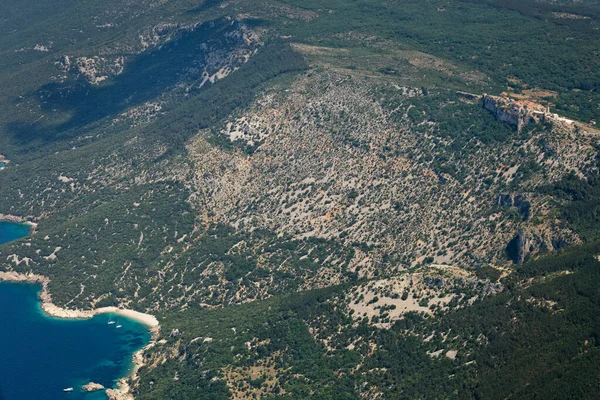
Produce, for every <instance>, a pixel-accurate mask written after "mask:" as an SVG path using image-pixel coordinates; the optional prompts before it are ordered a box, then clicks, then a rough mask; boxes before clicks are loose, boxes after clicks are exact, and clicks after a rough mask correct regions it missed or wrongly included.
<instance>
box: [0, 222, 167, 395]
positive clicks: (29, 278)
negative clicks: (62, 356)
mask: <svg viewBox="0 0 600 400" xmlns="http://www.w3.org/2000/svg"><path fill="white" fill-rule="evenodd" d="M0 220H2V217H1V215H0ZM15 222H17V221H15ZM18 222H22V221H18ZM0 282H17V283H37V284H40V285H42V290H41V291H40V292H39V295H38V296H39V298H40V300H41V308H42V311H43V312H44V313H45V314H46V315H48V316H50V317H54V318H72V319H88V318H92V317H94V316H96V315H99V314H105V313H114V314H118V315H121V316H123V317H126V318H129V319H133V320H135V321H137V322H139V323H142V324H144V325H146V326H147V327H148V328H149V329H150V332H151V333H152V339H151V340H150V342H149V343H148V344H147V345H146V346H144V347H143V348H141V349H140V350H138V351H136V352H135V353H133V356H132V362H133V368H132V370H131V372H130V374H129V375H128V376H124V377H122V378H120V379H119V382H118V384H117V388H116V389H106V395H107V397H108V398H109V399H110V400H133V398H134V397H133V394H132V393H131V387H130V385H129V382H130V381H133V382H135V381H136V380H137V371H138V370H139V369H140V367H142V366H143V365H144V352H145V351H146V350H148V349H149V348H151V347H152V346H154V344H155V343H156V338H157V337H158V333H159V330H160V325H159V323H158V320H157V319H156V317H155V316H153V315H150V314H144V313H141V312H139V311H134V310H128V309H120V308H117V307H101V308H97V309H93V310H69V309H65V308H61V307H58V306H57V305H55V304H54V303H52V296H51V295H50V292H49V291H48V284H49V283H50V278H48V277H47V276H44V275H38V274H34V273H31V272H30V273H19V272H15V271H0Z"/></svg>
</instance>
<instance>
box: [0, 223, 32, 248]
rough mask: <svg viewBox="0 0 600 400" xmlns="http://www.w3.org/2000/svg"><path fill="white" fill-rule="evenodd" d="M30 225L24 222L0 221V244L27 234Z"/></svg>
mask: <svg viewBox="0 0 600 400" xmlns="http://www.w3.org/2000/svg"><path fill="white" fill-rule="evenodd" d="M29 230H30V227H29V225H26V224H16V223H14V222H8V221H0V244H2V243H6V242H10V241H12V240H16V239H19V238H22V237H23V236H27V235H28V234H29Z"/></svg>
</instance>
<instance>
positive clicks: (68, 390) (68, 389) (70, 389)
mask: <svg viewBox="0 0 600 400" xmlns="http://www.w3.org/2000/svg"><path fill="white" fill-rule="evenodd" d="M72 391H73V388H66V389H63V392H72Z"/></svg>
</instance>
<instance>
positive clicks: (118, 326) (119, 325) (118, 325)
mask: <svg viewBox="0 0 600 400" xmlns="http://www.w3.org/2000/svg"><path fill="white" fill-rule="evenodd" d="M118 322H119V320H117V326H116V327H115V328H117V329H119V328H120V327H122V326H123V325H121V324H119V323H118Z"/></svg>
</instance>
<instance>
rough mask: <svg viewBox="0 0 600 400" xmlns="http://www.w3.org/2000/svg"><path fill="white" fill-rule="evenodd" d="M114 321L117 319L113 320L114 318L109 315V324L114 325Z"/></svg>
mask: <svg viewBox="0 0 600 400" xmlns="http://www.w3.org/2000/svg"><path fill="white" fill-rule="evenodd" d="M114 323H115V321H113V320H112V319H111V318H110V317H109V318H108V324H109V325H112V324H114Z"/></svg>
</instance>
